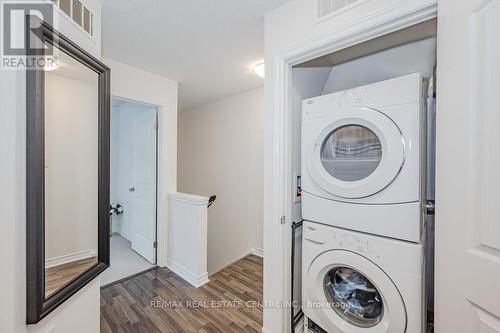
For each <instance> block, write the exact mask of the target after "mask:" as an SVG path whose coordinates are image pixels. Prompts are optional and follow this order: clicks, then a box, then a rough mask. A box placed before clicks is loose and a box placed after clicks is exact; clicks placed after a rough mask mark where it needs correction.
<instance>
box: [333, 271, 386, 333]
mask: <svg viewBox="0 0 500 333" xmlns="http://www.w3.org/2000/svg"><path fill="white" fill-rule="evenodd" d="M325 280H326V281H325V289H326V290H325V291H326V294H327V295H329V301H331V302H332V304H331V305H332V307H333V309H334V310H335V311H336V312H337V313H339V314H341V315H342V316H343V317H344V318H345V319H346V320H348V321H349V322H351V323H352V324H354V325H357V326H360V327H371V326H374V325H376V324H377V323H379V322H380V320H381V319H382V316H383V304H382V298H381V297H380V294H379V293H378V291H377V289H376V288H375V286H374V285H373V284H372V283H371V282H370V280H369V279H368V278H366V277H365V276H364V275H363V274H361V273H359V272H356V271H355V270H353V269H351V268H347V267H337V268H334V269H332V270H330V271H329V273H328V274H327V276H326V277H325Z"/></svg>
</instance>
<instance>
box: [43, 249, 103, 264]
mask: <svg viewBox="0 0 500 333" xmlns="http://www.w3.org/2000/svg"><path fill="white" fill-rule="evenodd" d="M96 256H97V252H96V251H94V250H85V251H80V252H75V253H70V254H65V255H63V256H59V257H54V258H49V259H45V268H51V267H55V266H59V265H64V264H68V263H70V262H74V261H77V260H82V259H87V258H92V257H96Z"/></svg>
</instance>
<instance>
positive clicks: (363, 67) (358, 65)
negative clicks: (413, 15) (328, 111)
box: [323, 38, 436, 95]
mask: <svg viewBox="0 0 500 333" xmlns="http://www.w3.org/2000/svg"><path fill="white" fill-rule="evenodd" d="M435 64H436V38H427V39H424V40H421V41H418V42H413V43H408V44H404V45H401V46H398V47H394V48H391V49H388V50H385V51H382V52H378V53H375V54H371V55H369V56H365V57H362V58H359V59H355V60H353V61H349V62H346V63H343V64H340V65H337V66H334V67H333V68H332V71H331V73H330V77H329V78H328V81H327V82H326V84H325V88H324V89H323V95H325V94H330V93H333V92H337V91H342V90H346V89H351V88H355V87H360V86H363V85H366V84H370V83H375V82H379V81H384V80H389V79H393V78H396V77H399V76H403V75H407V74H411V73H423V74H424V76H425V77H431V76H432V74H433V73H434V66H435Z"/></svg>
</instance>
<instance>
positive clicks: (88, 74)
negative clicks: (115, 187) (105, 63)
mask: <svg viewBox="0 0 500 333" xmlns="http://www.w3.org/2000/svg"><path fill="white" fill-rule="evenodd" d="M54 53H55V54H57V55H55V56H54V60H55V61H54V65H52V66H50V67H48V68H46V69H45V93H44V94H45V111H44V112H45V124H44V129H45V135H44V136H45V142H44V148H45V203H44V204H45V297H46V298H48V297H49V296H51V295H53V294H54V293H55V292H57V291H58V290H60V289H61V288H63V287H64V286H65V285H67V284H68V283H69V282H71V281H72V280H74V279H75V278H76V277H78V276H79V275H81V274H82V273H83V272H85V271H87V270H88V269H89V268H91V267H92V266H94V265H95V264H96V263H97V250H98V248H97V244H98V224H97V223H96V221H97V219H98V166H99V165H98V162H99V161H98V153H99V151H98V138H99V132H98V129H99V122H98V120H99V119H98V116H99V115H98V112H97V110H98V109H99V106H98V104H99V102H98V98H99V93H98V82H99V75H98V74H97V73H96V72H94V71H93V70H91V69H90V68H88V67H86V66H85V65H83V64H82V63H80V62H78V61H77V60H75V59H73V58H72V57H71V56H69V55H67V54H66V53H64V52H62V51H58V50H57V49H54Z"/></svg>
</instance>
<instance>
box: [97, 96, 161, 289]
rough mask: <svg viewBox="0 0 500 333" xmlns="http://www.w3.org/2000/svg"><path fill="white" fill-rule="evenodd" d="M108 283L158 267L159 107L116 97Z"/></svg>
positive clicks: (105, 278)
mask: <svg viewBox="0 0 500 333" xmlns="http://www.w3.org/2000/svg"><path fill="white" fill-rule="evenodd" d="M110 124H111V131H110V148H111V149H110V150H111V160H110V171H111V172H110V182H111V186H110V221H111V230H110V236H111V240H110V267H109V268H108V269H107V270H106V271H105V272H104V273H103V274H102V277H101V284H102V285H108V284H110V283H114V282H116V281H120V280H122V279H125V278H128V277H130V276H132V275H135V274H137V273H140V272H144V271H146V270H148V269H151V268H153V267H156V263H157V183H158V181H157V179H158V169H157V165H158V150H157V146H158V107H157V106H155V105H150V104H147V103H142V102H137V101H131V100H127V99H122V98H118V97H113V98H112V101H111V119H110Z"/></svg>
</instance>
